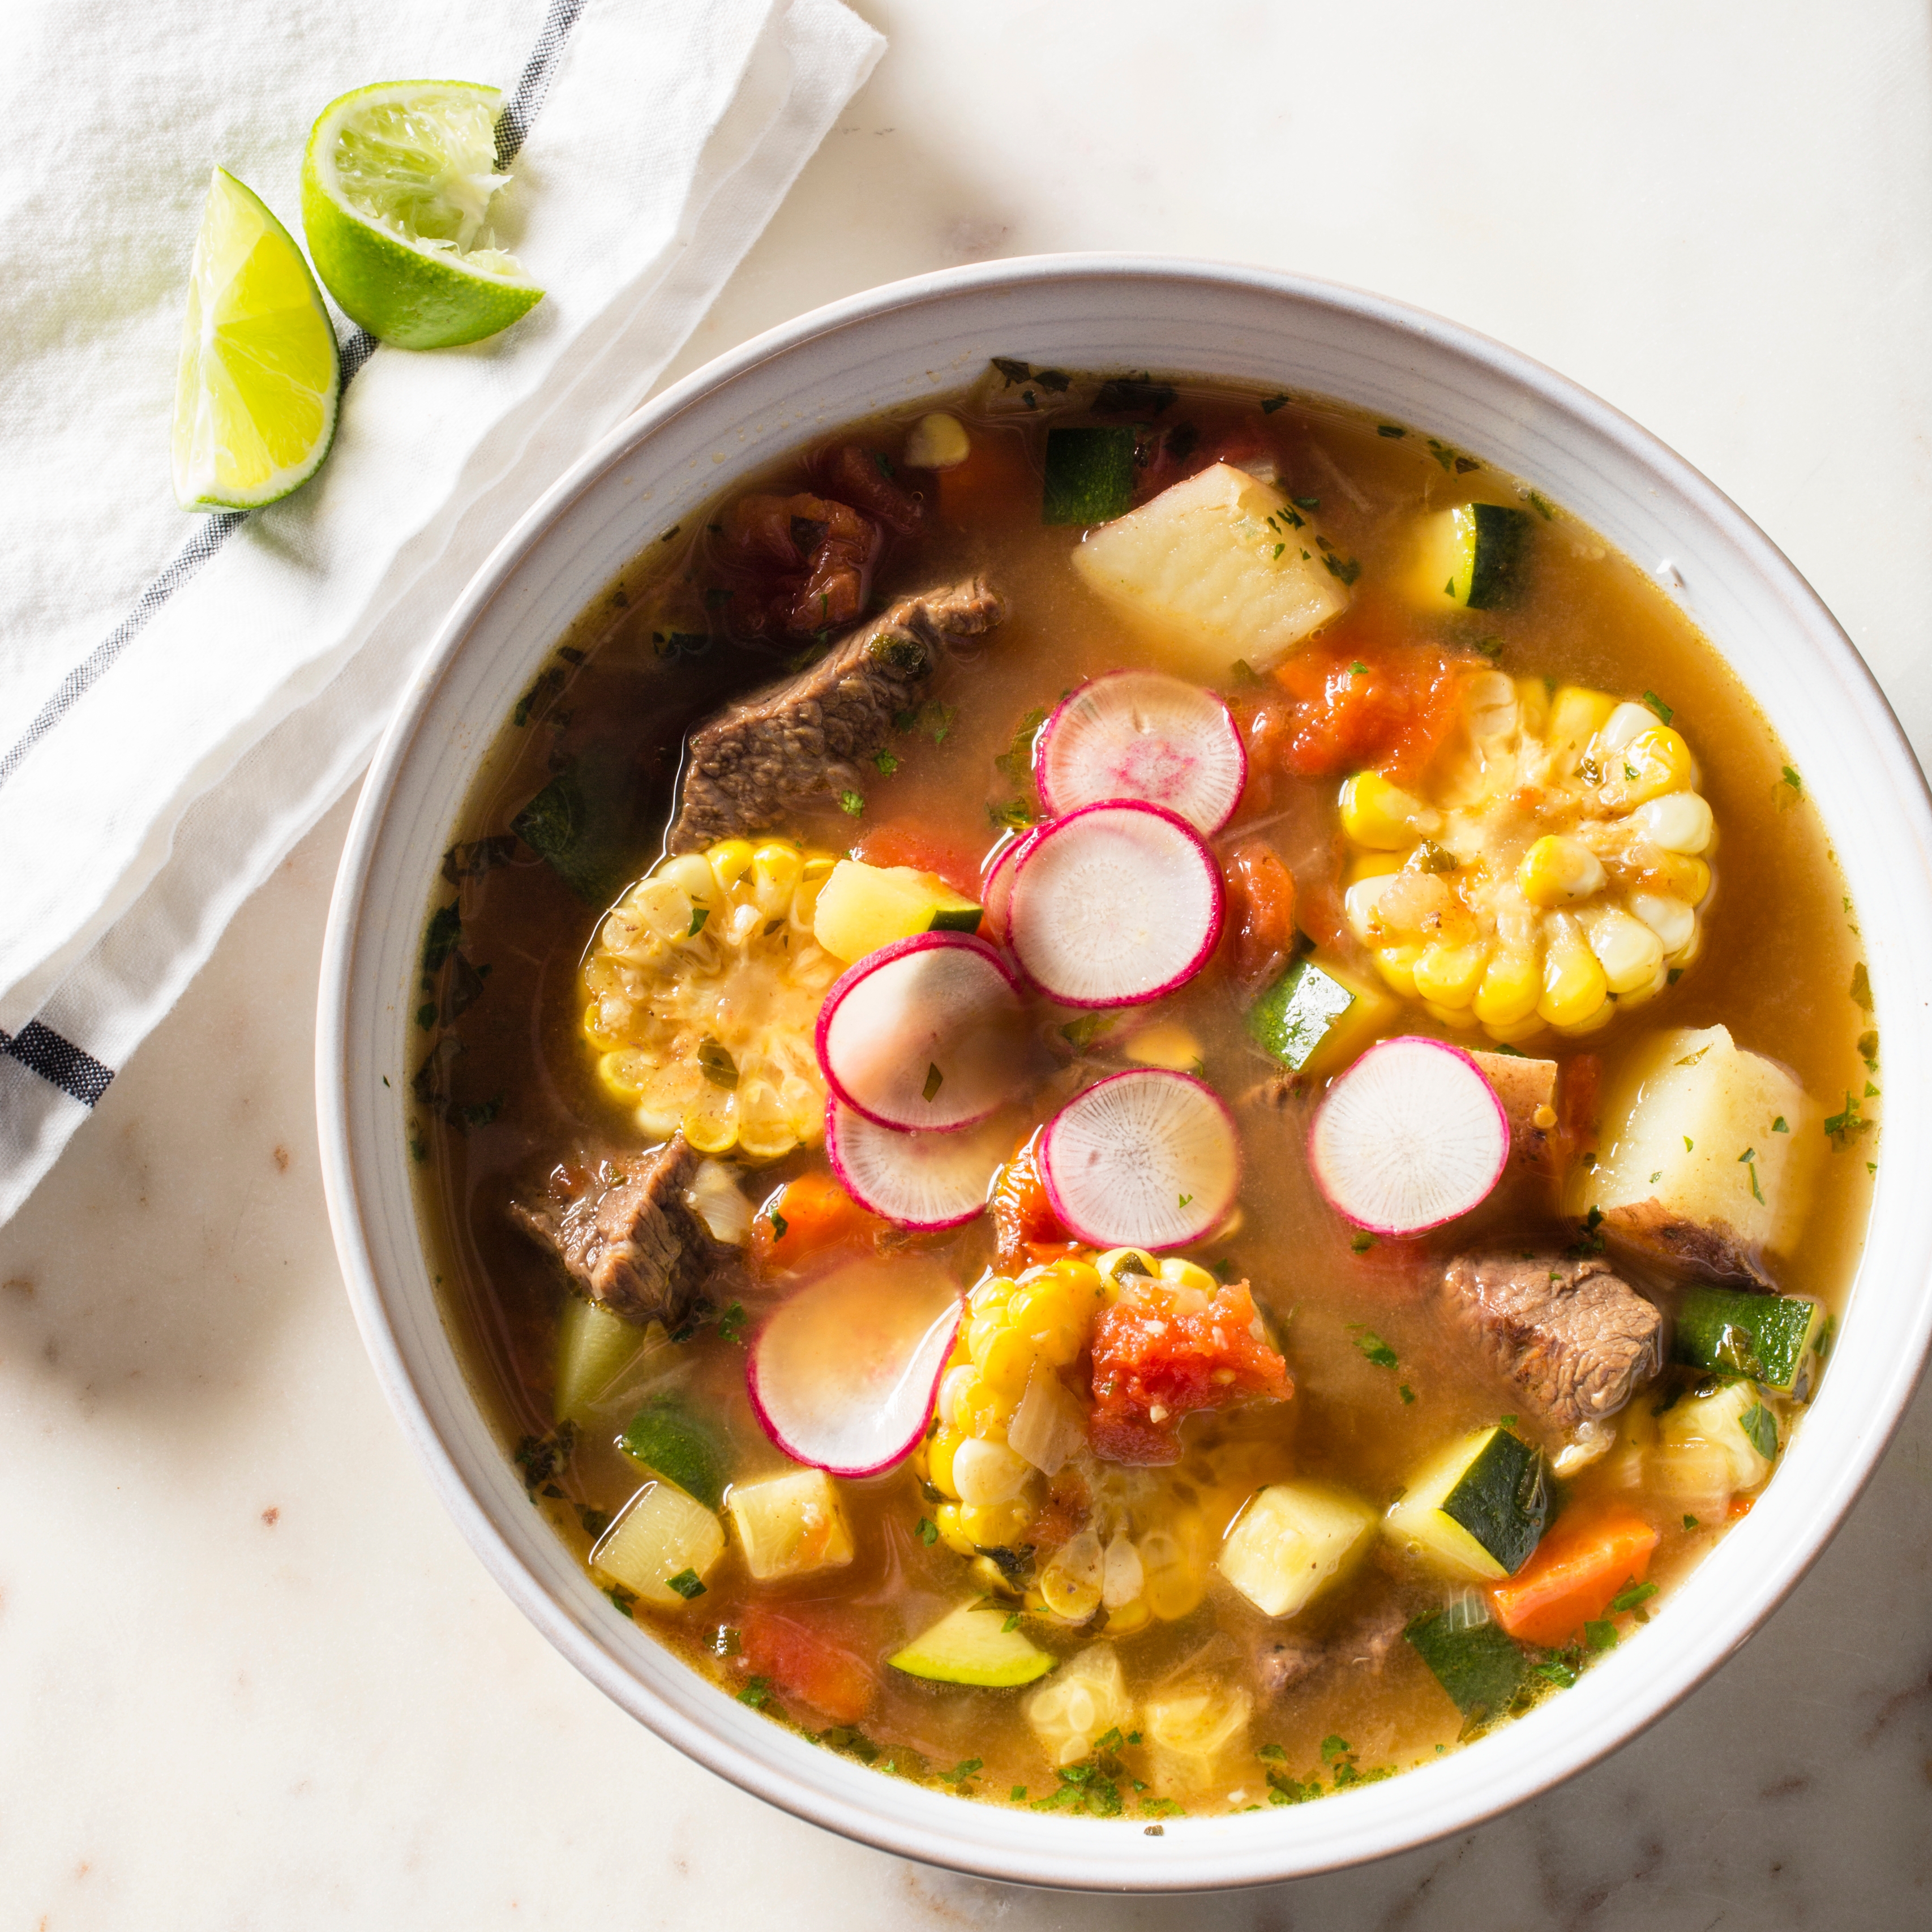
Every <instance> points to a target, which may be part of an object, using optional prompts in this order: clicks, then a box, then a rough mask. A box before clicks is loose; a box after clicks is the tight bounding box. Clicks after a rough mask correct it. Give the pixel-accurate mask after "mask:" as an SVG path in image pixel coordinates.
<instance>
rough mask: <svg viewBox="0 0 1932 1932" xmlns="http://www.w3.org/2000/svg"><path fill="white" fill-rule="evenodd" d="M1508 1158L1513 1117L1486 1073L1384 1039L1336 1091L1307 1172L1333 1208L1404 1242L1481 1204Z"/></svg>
mask: <svg viewBox="0 0 1932 1932" xmlns="http://www.w3.org/2000/svg"><path fill="white" fill-rule="evenodd" d="M1509 1151H1510V1130H1509V1116H1508V1115H1507V1114H1506V1113H1505V1112H1504V1111H1503V1103H1502V1101H1501V1100H1499V1099H1498V1098H1497V1097H1496V1089H1495V1088H1493V1087H1492V1086H1491V1085H1490V1083H1489V1082H1487V1080H1485V1079H1484V1078H1483V1073H1482V1070H1481V1068H1480V1067H1478V1065H1477V1064H1476V1063H1475V1061H1473V1060H1472V1059H1471V1058H1469V1055H1467V1054H1466V1053H1465V1052H1463V1049H1461V1048H1460V1046H1451V1045H1450V1044H1449V1043H1448V1041H1446V1040H1428V1039H1425V1038H1424V1037H1422V1036H1421V1035H1420V1034H1398V1035H1397V1037H1395V1038H1394V1039H1393V1040H1378V1041H1377V1042H1376V1044H1375V1045H1374V1046H1372V1047H1370V1049H1368V1051H1367V1052H1366V1053H1364V1055H1362V1056H1361V1058H1360V1059H1359V1060H1358V1061H1356V1062H1355V1064H1354V1065H1353V1066H1352V1067H1350V1068H1349V1070H1348V1071H1347V1072H1346V1073H1344V1074H1343V1075H1341V1076H1340V1077H1339V1078H1338V1079H1337V1080H1336V1081H1335V1082H1334V1084H1333V1085H1331V1087H1330V1088H1329V1089H1328V1092H1327V1094H1325V1095H1324V1096H1323V1097H1322V1104H1321V1106H1319V1107H1318V1108H1317V1109H1316V1110H1315V1118H1314V1120H1313V1122H1312V1123H1311V1124H1310V1127H1309V1130H1308V1164H1309V1166H1310V1169H1312V1170H1313V1173H1314V1175H1315V1180H1316V1185H1317V1186H1318V1187H1320V1189H1321V1190H1322V1193H1323V1194H1324V1195H1325V1196H1326V1197H1327V1199H1328V1205H1330V1206H1331V1208H1334V1210H1335V1211H1336V1213H1337V1214H1340V1216H1342V1217H1343V1219H1344V1220H1348V1221H1352V1222H1353V1223H1355V1226H1357V1227H1358V1228H1366V1229H1367V1230H1368V1231H1369V1232H1370V1233H1371V1234H1375V1235H1390V1236H1393V1237H1397V1238H1400V1236H1403V1235H1420V1234H1422V1233H1424V1232H1425V1231H1426V1230H1427V1229H1430V1228H1439V1227H1441V1226H1442V1224H1443V1223H1444V1222H1445V1221H1453V1220H1455V1219H1456V1217H1457V1216H1458V1215H1459V1214H1468V1213H1469V1211H1470V1209H1471V1208H1475V1207H1477V1206H1478V1205H1481V1202H1483V1201H1484V1200H1485V1199H1487V1197H1488V1195H1489V1193H1490V1190H1491V1189H1492V1188H1493V1187H1495V1186H1496V1183H1497V1182H1498V1181H1500V1180H1501V1179H1502V1175H1503V1169H1504V1168H1505V1166H1507V1165H1508V1162H1509Z"/></svg>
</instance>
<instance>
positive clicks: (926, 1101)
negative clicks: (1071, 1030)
mask: <svg viewBox="0 0 1932 1932" xmlns="http://www.w3.org/2000/svg"><path fill="white" fill-rule="evenodd" d="M817 1044H818V1064H819V1066H820V1068H821V1069H822V1070H823V1073H824V1075H825V1079H826V1085H828V1086H829V1088H831V1089H832V1092H833V1094H835V1095H836V1096H837V1097H838V1099H840V1100H842V1101H844V1103H845V1104H846V1106H848V1107H850V1109H852V1110H853V1112H855V1113H858V1114H862V1115H864V1116H865V1118H866V1119H867V1120H868V1121H874V1122H876V1123H877V1124H878V1125H879V1126H880V1127H898V1128H901V1129H904V1128H914V1127H916V1128H920V1129H922V1130H926V1131H928V1132H930V1133H950V1131H952V1130H953V1129H955V1128H959V1127H971V1126H972V1125H973V1124H974V1122H976V1121H983V1120H984V1119H985V1118H986V1116H987V1115H989V1114H990V1113H992V1111H993V1110H994V1109H995V1108H996V1107H998V1106H1001V1104H1002V1103H1004V1102H1006V1101H1007V1100H1011V1099H1012V1098H1013V1096H1014V1095H1015V1094H1016V1093H1017V1092H1018V1091H1019V1089H1020V1088H1021V1087H1022V1086H1023V1085H1025V1083H1026V1082H1027V1080H1028V1079H1029V1078H1030V1077H1031V1070H1032V1064H1033V1061H1032V1055H1031V1052H1029V1050H1028V1042H1027V1040H1026V1033H1025V1023H1024V1016H1023V1014H1022V1009H1021V1005H1020V995H1019V986H1018V985H1017V983H1016V982H1015V980H1014V978H1013V969H1012V968H1010V966H1008V965H1007V962H1005V960H1004V959H1002V958H1001V956H1000V955H999V953H998V952H997V951H996V950H995V949H994V948H993V947H991V946H989V945H988V944H987V943H986V941H984V940H983V939H980V938H976V937H974V936H973V935H969V934H967V933H963V932H922V933H918V934H916V935H914V936H913V938H910V939H900V940H895V941H893V942H892V944H891V945H889V946H882V947H880V948H879V950H877V952H876V953H867V954H866V956H865V958H864V959H861V960H859V962H858V963H857V964H856V965H853V966H851V967H849V968H847V970H846V971H844V973H842V974H840V975H839V977H838V978H837V979H836V980H834V981H833V982H832V988H831V990H830V991H829V992H827V993H826V995H825V1001H824V1004H823V1005H822V1006H820V1008H819V1010H818V1035H817Z"/></svg>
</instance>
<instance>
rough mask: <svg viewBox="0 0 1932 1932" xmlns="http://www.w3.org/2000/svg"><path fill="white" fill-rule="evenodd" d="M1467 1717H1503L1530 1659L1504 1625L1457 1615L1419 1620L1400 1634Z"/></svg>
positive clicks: (1451, 1612)
mask: <svg viewBox="0 0 1932 1932" xmlns="http://www.w3.org/2000/svg"><path fill="white" fill-rule="evenodd" d="M1403 1637H1404V1638H1406V1640H1407V1641H1408V1643H1409V1648H1410V1649H1412V1650H1413V1651H1414V1652H1415V1654H1416V1655H1418V1657H1420V1658H1421V1659H1422V1661H1423V1662H1424V1664H1427V1665H1428V1667H1429V1668H1430V1672H1431V1673H1433V1676H1434V1677H1435V1679H1436V1682H1437V1683H1439V1685H1442V1688H1443V1689H1444V1690H1445V1691H1447V1692H1448V1694H1449V1696H1450V1697H1451V1700H1453V1702H1454V1704H1455V1706H1456V1708H1457V1710H1459V1711H1460V1712H1462V1714H1463V1716H1464V1717H1465V1718H1470V1719H1472V1720H1473V1721H1475V1722H1477V1723H1481V1722H1482V1721H1484V1719H1485V1718H1499V1717H1501V1716H1502V1715H1503V1713H1504V1712H1505V1711H1507V1710H1508V1709H1509V1707H1510V1706H1511V1703H1513V1702H1514V1700H1515V1698H1516V1696H1517V1693H1518V1692H1519V1691H1521V1690H1522V1688H1523V1679H1525V1678H1526V1677H1527V1676H1529V1669H1530V1660H1529V1654H1528V1653H1527V1652H1526V1651H1525V1650H1524V1649H1523V1647H1522V1646H1520V1644H1519V1643H1517V1641H1516V1640H1515V1639H1514V1637H1511V1636H1510V1634H1508V1632H1507V1631H1505V1630H1504V1628H1502V1625H1500V1624H1494V1623H1481V1624H1473V1625H1472V1624H1466V1623H1463V1622H1461V1620H1460V1619H1459V1618H1458V1617H1457V1613H1456V1612H1455V1611H1454V1610H1437V1611H1436V1612H1434V1613H1433V1614H1431V1615H1430V1616H1425V1617H1418V1618H1417V1619H1416V1620H1415V1622H1413V1623H1412V1624H1411V1625H1409V1628H1407V1629H1406V1630H1405V1631H1403Z"/></svg>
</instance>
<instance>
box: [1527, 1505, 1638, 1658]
mask: <svg viewBox="0 0 1932 1932" xmlns="http://www.w3.org/2000/svg"><path fill="white" fill-rule="evenodd" d="M1656 1547H1657V1532H1656V1531H1655V1529H1652V1527H1651V1526H1650V1525H1649V1523H1646V1522H1645V1521H1644V1520H1643V1517H1640V1516H1639V1515H1638V1514H1637V1513H1636V1511H1634V1510H1630V1509H1626V1508H1623V1507H1622V1505H1619V1504H1613V1505H1611V1506H1610V1508H1607V1509H1604V1510H1600V1511H1590V1512H1589V1513H1587V1514H1585V1513H1574V1514H1565V1515H1564V1516H1562V1517H1559V1518H1558V1520H1557V1522H1556V1526H1555V1528H1554V1529H1552V1530H1551V1531H1550V1533H1549V1535H1547V1536H1546V1537H1545V1538H1544V1539H1543V1541H1542V1542H1541V1544H1538V1546H1537V1550H1536V1553H1535V1556H1532V1557H1531V1559H1529V1562H1527V1563H1526V1564H1525V1565H1523V1568H1521V1569H1520V1570H1519V1571H1517V1573H1516V1574H1515V1575H1514V1577H1510V1578H1509V1579H1508V1580H1507V1581H1506V1582H1504V1583H1493V1584H1492V1585H1490V1602H1491V1603H1492V1604H1493V1605H1494V1606H1495V1608H1496V1621H1497V1622H1498V1623H1499V1624H1501V1625H1502V1627H1503V1628H1504V1629H1505V1630H1506V1631H1508V1632H1509V1634H1510V1635H1511V1637H1520V1638H1521V1639H1522V1640H1523V1642H1525V1643H1537V1644H1541V1645H1543V1646H1544V1647H1545V1648H1547V1649H1556V1648H1557V1647H1558V1646H1561V1645H1562V1644H1565V1643H1568V1642H1569V1641H1570V1640H1571V1638H1572V1637H1574V1636H1575V1635H1576V1634H1577V1632H1578V1631H1580V1630H1581V1629H1582V1628H1583V1626H1584V1625H1586V1624H1588V1623H1595V1622H1597V1621H1598V1619H1600V1618H1601V1617H1602V1616H1603V1615H1604V1613H1605V1612H1606V1611H1607V1610H1609V1608H1610V1600H1611V1599H1612V1598H1613V1597H1615V1596H1616V1595H1617V1594H1618V1593H1619V1592H1620V1591H1622V1590H1625V1589H1628V1588H1629V1587H1630V1586H1631V1584H1633V1583H1642V1582H1643V1580H1644V1576H1645V1574H1646V1572H1647V1571H1649V1568H1650V1553H1651V1552H1652V1550H1655V1548H1656Z"/></svg>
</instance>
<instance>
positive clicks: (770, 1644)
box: [738, 1604, 877, 1724]
mask: <svg viewBox="0 0 1932 1932" xmlns="http://www.w3.org/2000/svg"><path fill="white" fill-rule="evenodd" d="M738 1641H739V1646H740V1648H741V1652H742V1656H743V1658H744V1661H745V1665H746V1667H747V1668H748V1670H749V1671H750V1673H751V1675H752V1676H754V1677H763V1678H766V1679H769V1680H770V1682H772V1684H774V1685H776V1686H777V1688H778V1690H779V1691H781V1692H782V1693H783V1694H784V1695H785V1696H786V1697H794V1698H796V1699H797V1700H798V1701H799V1703H804V1704H809V1705H810V1706H811V1708H812V1709H814V1711H822V1712H823V1713H824V1714H825V1715H826V1717H828V1718H831V1719H832V1721H833V1722H834V1723H835V1724H856V1723H857V1722H858V1721H859V1719H860V1718H862V1717H863V1716H864V1715H865V1713H866V1712H868V1711H869V1710H870V1709H871V1708H872V1697H873V1694H874V1691H875V1690H876V1689H877V1680H876V1679H875V1677H874V1673H873V1672H872V1670H871V1667H870V1666H869V1665H868V1664H866V1663H865V1661H864V1660H863V1659H862V1658H859V1657H856V1656H854V1655H853V1653H852V1652H850V1651H849V1650H847V1649H846V1648H845V1647H844V1646H843V1645H842V1644H840V1643H836V1642H835V1641H834V1640H833V1639H832V1636H831V1635H830V1634H829V1632H828V1631H825V1630H823V1629H822V1628H819V1626H818V1625H817V1623H816V1622H814V1621H813V1620H812V1619H811V1617H810V1616H809V1613H808V1612H807V1611H806V1610H805V1609H804V1607H802V1606H799V1607H794V1608H793V1609H792V1610H790V1611H789V1612H787V1613H783V1614H781V1613H779V1612H778V1611H776V1610H767V1609H766V1607H764V1606H763V1604H751V1605H750V1606H748V1607H747V1608H746V1610H745V1611H744V1613H743V1614H742V1616H740V1617H739V1620H738Z"/></svg>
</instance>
